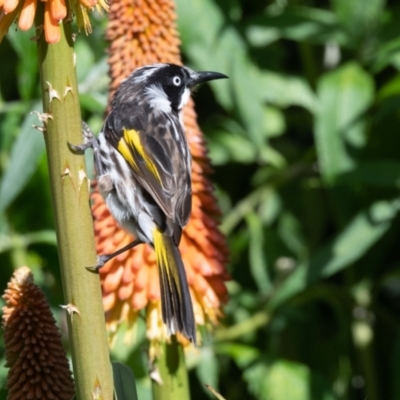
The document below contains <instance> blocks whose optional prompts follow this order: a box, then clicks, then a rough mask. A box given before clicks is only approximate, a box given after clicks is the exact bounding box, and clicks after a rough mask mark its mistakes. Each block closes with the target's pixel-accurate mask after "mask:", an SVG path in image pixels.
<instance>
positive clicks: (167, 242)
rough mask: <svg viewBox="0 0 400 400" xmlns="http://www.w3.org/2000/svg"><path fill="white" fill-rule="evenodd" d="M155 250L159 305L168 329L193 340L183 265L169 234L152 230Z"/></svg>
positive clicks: (188, 297)
mask: <svg viewBox="0 0 400 400" xmlns="http://www.w3.org/2000/svg"><path fill="white" fill-rule="evenodd" d="M153 241H154V243H153V244H154V250H155V252H156V258H157V265H158V268H159V274H160V288H161V308H162V317H163V321H164V323H165V324H166V326H167V329H168V331H169V333H170V334H171V333H172V334H174V333H176V332H178V331H179V332H180V333H182V334H183V335H184V336H186V337H187V338H188V339H189V340H190V341H191V342H193V343H196V324H195V320H194V314H193V306H192V300H191V298H190V292H189V287H188V283H187V279H186V272H185V267H184V265H183V262H182V258H181V255H180V253H179V249H178V247H177V246H176V245H175V243H174V242H173V240H172V237H170V236H167V235H165V234H163V233H162V232H160V231H159V230H158V229H157V228H155V229H154V231H153Z"/></svg>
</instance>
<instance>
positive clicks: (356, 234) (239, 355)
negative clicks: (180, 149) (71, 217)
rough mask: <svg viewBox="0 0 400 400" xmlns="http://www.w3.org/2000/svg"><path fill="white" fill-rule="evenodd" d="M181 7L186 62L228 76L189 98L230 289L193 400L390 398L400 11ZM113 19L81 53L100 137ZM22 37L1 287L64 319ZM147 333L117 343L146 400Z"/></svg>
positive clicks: (224, 1) (196, 357)
mask: <svg viewBox="0 0 400 400" xmlns="http://www.w3.org/2000/svg"><path fill="white" fill-rule="evenodd" d="M177 8H178V15H179V30H180V33H181V38H182V49H183V56H184V61H185V63H186V64H187V65H189V66H190V67H192V68H194V69H206V70H216V71H220V72H224V73H226V74H227V75H229V76H230V80H229V81H226V82H223V81H221V82H218V84H217V85H215V86H214V85H213V84H211V85H210V86H204V87H202V88H201V89H200V90H199V91H198V92H197V93H196V95H195V100H196V104H197V110H198V114H199V120H200V125H201V126H202V128H203V130H204V132H205V133H206V136H207V140H208V143H209V148H210V156H211V159H212V162H213V165H214V167H215V174H214V177H213V179H214V182H215V184H216V189H217V195H218V199H219V202H220V206H221V209H222V211H223V216H222V229H223V231H224V232H225V233H226V234H227V236H228V240H229V244H230V248H231V262H230V265H229V270H230V272H231V274H232V281H231V282H229V284H228V285H229V291H230V295H231V299H230V302H229V304H228V305H227V306H226V308H225V312H226V318H225V319H224V321H223V325H222V327H221V328H220V329H219V330H218V331H217V332H216V334H215V336H214V337H212V336H210V337H208V338H206V340H205V343H204V346H203V347H202V348H201V349H200V351H199V352H198V353H197V354H190V355H189V356H188V364H189V366H190V368H191V370H190V382H191V388H192V398H193V399H203V398H206V397H207V396H208V395H209V394H208V393H206V390H205V389H204V388H203V383H208V384H211V385H212V386H213V387H215V388H217V389H218V390H219V391H220V392H221V393H222V394H223V395H224V396H225V397H226V398H227V399H229V400H231V399H232V400H235V399H257V400H263V399H268V400H280V399H285V400H287V399H290V400H306V399H318V400H319V399H323V400H333V399H349V400H356V399H366V398H367V399H368V400H378V399H385V400H396V399H399V398H400V380H399V379H398V371H399V369H400V330H399V328H400V315H399V312H400V268H399V267H400V251H399V237H400V218H399V215H398V214H399V210H400V194H399V187H400V135H399V127H400V112H399V111H400V74H399V70H400V24H399V20H400V19H399V18H400V5H399V4H398V2H396V1H384V0H368V1H360V0H331V1H330V2H329V1H323V0H297V1H295V0H275V1H267V2H265V1H262V0H252V1H245V0H192V1H190V2H189V1H185V0H177ZM105 24H106V21H105V20H104V19H101V18H100V17H99V18H98V20H97V21H95V23H94V25H95V26H94V33H93V34H92V35H91V36H89V37H86V36H85V35H84V34H80V35H78V38H77V42H76V53H77V69H78V77H79V82H80V92H81V107H82V110H83V117H84V119H85V120H86V121H88V122H89V123H90V125H91V126H92V128H94V129H96V128H97V129H98V128H99V127H100V126H101V121H102V115H103V110H104V107H105V104H106V99H107V83H108V79H107V64H106V58H105V49H106V46H107V44H106V43H105V41H104V40H103V32H104V27H105ZM31 36H33V32H32V33H31V34H30V33H27V34H20V33H18V35H17V34H16V32H15V31H14V30H13V29H11V31H10V33H9V35H8V36H7V38H6V39H5V40H4V41H3V43H2V44H1V46H0V60H1V61H0V173H1V178H0V265H1V268H0V282H1V283H0V286H1V287H0V291H1V292H3V290H4V288H5V286H6V282H7V281H8V279H9V277H10V276H11V273H12V269H13V268H15V267H18V266H21V265H29V266H30V267H31V268H32V269H33V270H34V272H35V277H36V280H37V282H38V283H39V284H40V286H41V287H42V288H43V290H44V291H45V293H46V295H47V296H48V298H49V300H50V302H51V304H52V305H53V307H54V313H55V314H56V315H58V316H59V317H60V318H61V313H60V309H59V307H58V305H59V304H62V302H63V300H62V297H61V293H62V290H61V287H60V277H59V271H58V260H57V249H56V241H55V234H54V221H53V216H52V209H51V199H50V190H49V183H48V182H49V180H48V172H47V165H46V159H45V156H44V142H43V139H42V136H41V133H40V132H39V131H37V130H34V129H32V127H31V125H32V124H37V125H40V124H39V121H38V120H37V116H36V115H35V114H30V112H31V111H40V108H41V103H40V100H39V99H40V93H39V78H38V66H37V57H36V44H35V42H32V41H30V40H29V38H30V37H31ZM60 323H61V324H63V322H62V319H61V321H60ZM61 326H62V327H64V328H63V329H64V330H65V325H61ZM143 330H144V328H143V326H139V329H138V331H137V332H136V342H135V344H134V345H133V346H132V349H131V351H130V352H128V353H127V351H126V346H123V344H122V341H121V340H120V339H118V340H117V343H116V345H115V347H114V350H113V358H114V359H120V360H121V361H124V362H126V363H128V364H130V366H131V367H132V368H133V369H134V372H135V375H136V377H137V379H138V382H137V383H138V391H139V398H140V399H148V398H150V382H149V378H148V373H147V358H146V343H145V340H144V338H143ZM0 364H1V365H3V364H4V362H3V361H0ZM0 372H1V373H0V379H1V381H0V387H3V386H4V380H5V373H6V370H5V369H4V368H3V366H1V370H0ZM2 396H3V397H2ZM4 396H5V392H4V391H3V392H0V398H4Z"/></svg>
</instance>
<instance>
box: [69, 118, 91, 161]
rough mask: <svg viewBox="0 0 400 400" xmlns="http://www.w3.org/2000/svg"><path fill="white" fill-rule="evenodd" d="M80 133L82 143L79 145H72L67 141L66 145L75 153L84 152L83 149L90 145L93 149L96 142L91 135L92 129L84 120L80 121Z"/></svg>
mask: <svg viewBox="0 0 400 400" xmlns="http://www.w3.org/2000/svg"><path fill="white" fill-rule="evenodd" d="M82 134H83V143H82V144H80V145H74V144H71V143H69V142H68V147H69V148H70V149H71V150H72V151H73V152H74V153H76V154H84V153H85V151H86V150H87V149H88V148H89V147H91V148H92V149H94V148H95V147H96V146H98V144H97V143H96V142H97V140H96V137H95V136H94V135H93V132H92V130H91V129H90V128H89V125H88V124H87V123H86V122H83V121H82Z"/></svg>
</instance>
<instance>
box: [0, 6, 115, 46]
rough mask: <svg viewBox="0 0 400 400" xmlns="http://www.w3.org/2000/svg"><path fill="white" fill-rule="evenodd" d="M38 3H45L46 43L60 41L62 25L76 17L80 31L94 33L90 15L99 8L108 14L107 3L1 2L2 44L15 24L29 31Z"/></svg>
mask: <svg viewBox="0 0 400 400" xmlns="http://www.w3.org/2000/svg"><path fill="white" fill-rule="evenodd" d="M39 1H44V3H45V4H44V7H42V8H39V9H40V10H44V18H43V21H44V22H43V29H44V35H45V39H46V42H48V43H57V42H58V41H59V40H60V23H61V22H62V21H63V20H66V21H68V20H71V17H72V16H73V15H76V19H77V23H78V27H79V29H81V28H83V29H84V30H85V32H86V33H90V32H91V31H92V27H91V25H90V21H89V17H88V11H90V10H91V9H93V8H96V9H97V10H98V11H99V12H101V11H102V10H105V11H108V3H107V0H0V41H1V40H2V39H3V37H4V35H5V34H6V33H7V31H8V28H9V27H10V25H11V23H12V22H13V21H14V20H17V25H18V28H19V29H21V31H27V30H28V29H29V28H31V26H32V25H33V22H34V19H35V15H36V10H37V8H38V4H39Z"/></svg>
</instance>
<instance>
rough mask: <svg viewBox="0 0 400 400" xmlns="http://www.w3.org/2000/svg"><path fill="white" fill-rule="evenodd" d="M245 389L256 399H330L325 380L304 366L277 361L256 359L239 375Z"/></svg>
mask: <svg viewBox="0 0 400 400" xmlns="http://www.w3.org/2000/svg"><path fill="white" fill-rule="evenodd" d="M243 377H244V379H245V380H246V381H247V382H248V384H249V390H250V392H251V393H253V395H254V396H256V398H257V399H259V400H287V399H290V400H305V399H318V400H334V399H335V396H334V395H333V393H332V391H331V389H330V387H329V383H328V382H326V381H325V379H323V378H322V377H321V376H320V375H319V374H318V373H315V372H313V371H311V370H310V369H309V368H308V367H307V366H306V365H304V364H300V363H297V362H293V361H286V360H277V361H275V362H273V363H271V364H270V365H268V364H267V363H266V362H264V361H260V362H258V363H256V364H254V365H252V366H251V367H249V368H247V369H246V370H245V371H244V374H243Z"/></svg>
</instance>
